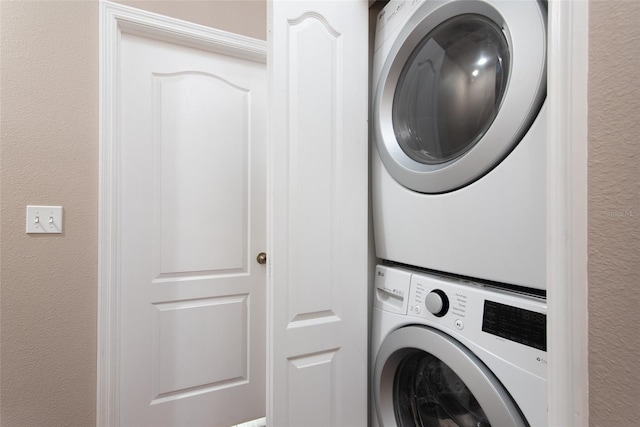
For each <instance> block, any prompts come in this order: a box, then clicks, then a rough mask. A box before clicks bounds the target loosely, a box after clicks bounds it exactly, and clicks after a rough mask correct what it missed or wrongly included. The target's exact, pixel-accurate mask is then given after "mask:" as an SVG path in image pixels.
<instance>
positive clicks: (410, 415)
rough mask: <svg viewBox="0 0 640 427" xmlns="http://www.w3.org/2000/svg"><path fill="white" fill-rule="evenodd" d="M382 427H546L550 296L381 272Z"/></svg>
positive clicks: (376, 381)
mask: <svg viewBox="0 0 640 427" xmlns="http://www.w3.org/2000/svg"><path fill="white" fill-rule="evenodd" d="M375 293H376V294H375V305H374V311H373V319H372V320H373V324H372V352H371V354H372V358H373V360H372V371H373V373H372V382H371V384H372V394H373V396H372V397H373V404H372V410H373V412H374V414H373V416H372V424H373V426H374V427H396V426H397V427H423V426H424V427H427V426H428V427H433V426H459V427H467V426H474V427H477V426H484V427H488V426H494V427H503V426H509V427H518V426H532V427H539V426H546V425H547V380H546V378H547V355H546V304H545V301H544V299H542V298H539V297H535V296H530V295H524V294H517V293H513V292H507V291H505V290H502V289H500V288H492V287H489V286H487V285H481V284H478V283H474V282H467V281H463V280H461V279H453V278H449V277H445V276H439V275H431V274H424V273H416V272H413V271H411V270H408V269H401V268H389V267H384V266H378V267H377V269H376V279H375Z"/></svg>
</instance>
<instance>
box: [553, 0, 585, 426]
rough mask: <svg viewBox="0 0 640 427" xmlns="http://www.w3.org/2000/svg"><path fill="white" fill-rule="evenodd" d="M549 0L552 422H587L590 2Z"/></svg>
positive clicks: (575, 423)
mask: <svg viewBox="0 0 640 427" xmlns="http://www.w3.org/2000/svg"><path fill="white" fill-rule="evenodd" d="M588 6H589V5H588V2H587V1H584V0H577V1H564V0H551V1H550V2H549V57H548V61H549V70H548V93H549V97H548V98H549V138H548V141H549V142H548V147H547V148H548V150H547V153H548V157H547V164H548V167H549V169H548V177H547V190H548V196H547V219H548V226H549V231H548V237H547V247H548V255H547V265H548V270H547V279H548V289H547V291H548V293H547V297H548V325H547V330H548V343H549V348H548V356H549V360H548V363H549V364H548V366H549V376H548V378H549V385H548V404H549V425H550V426H583V425H588V424H589V422H588V418H589V412H588V411H589V382H588V367H587V362H588V342H587V338H588V336H587V332H588V312H587V308H588V307H587V296H588V295H587V291H588V283H587V154H588V147H587V126H588V123H587V114H588V108H587V83H588V53H589V49H588V48H589V44H588V31H589V7H588Z"/></svg>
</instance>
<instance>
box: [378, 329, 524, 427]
mask: <svg viewBox="0 0 640 427" xmlns="http://www.w3.org/2000/svg"><path fill="white" fill-rule="evenodd" d="M373 386H374V399H375V402H374V403H375V407H376V415H377V417H378V423H379V425H380V426H381V427H383V426H384V427H390V426H394V427H395V426H398V427H450V426H459V427H489V426H498V427H499V426H513V427H520V426H527V425H528V424H527V422H526V421H525V419H524V417H523V416H522V414H521V412H520V410H519V409H518V407H517V406H516V404H515V403H514V402H513V399H512V398H511V396H510V395H509V393H508V392H507V391H506V390H505V389H504V387H503V386H502V384H501V383H500V381H499V380H498V379H497V378H496V377H495V375H494V374H493V373H492V372H491V371H490V370H489V369H488V368H487V367H486V366H485V365H484V364H483V363H482V361H480V359H478V358H477V357H476V356H475V355H474V354H473V353H471V352H470V351H469V350H468V349H467V348H466V347H464V346H463V345H462V344H460V343H459V342H457V341H456V340H454V339H453V338H451V337H449V336H448V335H446V334H444V333H442V332H440V331H438V330H435V329H432V328H429V327H426V326H409V327H405V328H401V329H398V330H396V331H394V332H392V333H391V334H390V335H389V336H388V337H387V338H386V339H385V340H384V342H383V343H382V346H381V347H380V349H379V351H378V354H377V356H376V361H375V366H374V384H373Z"/></svg>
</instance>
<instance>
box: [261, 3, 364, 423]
mask: <svg viewBox="0 0 640 427" xmlns="http://www.w3.org/2000/svg"><path fill="white" fill-rule="evenodd" d="M268 22H269V35H268V56H267V63H268V69H269V81H268V84H269V96H270V99H269V105H270V109H269V110H270V114H271V116H270V142H269V144H270V145H269V146H270V160H269V162H270V163H269V165H270V166H269V170H270V183H271V184H270V185H271V190H270V191H269V193H270V195H271V197H272V199H271V205H270V209H269V217H270V220H269V224H270V226H271V229H270V234H269V235H270V238H269V242H270V246H271V249H270V256H271V258H270V260H271V261H270V269H271V270H270V278H269V280H270V283H269V285H270V286H269V289H270V295H269V301H268V306H269V315H268V317H269V320H270V322H271V323H270V343H269V348H270V350H269V355H270V362H269V369H270V372H269V393H268V396H269V399H270V401H269V404H268V410H267V419H268V423H269V425H271V426H277V427H282V426H291V427H302V426H318V427H328V426H366V424H367V398H368V395H367V363H368V357H367V170H368V164H367V158H368V156H367V149H368V147H367V76H368V71H367V52H368V42H367V34H368V30H367V28H368V2H367V1H278V0H275V1H272V2H269V3H268Z"/></svg>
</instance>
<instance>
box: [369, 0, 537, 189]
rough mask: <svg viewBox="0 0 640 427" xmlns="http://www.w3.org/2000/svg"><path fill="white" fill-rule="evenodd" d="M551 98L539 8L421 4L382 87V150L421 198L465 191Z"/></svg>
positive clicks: (377, 108) (378, 114)
mask: <svg viewBox="0 0 640 427" xmlns="http://www.w3.org/2000/svg"><path fill="white" fill-rule="evenodd" d="M545 96H546V10H545V8H544V6H543V5H542V4H541V3H538V2H536V1H534V0H524V1H504V2H500V1H479V0H473V1H454V0H450V1H445V2H439V1H428V2H424V3H423V4H421V5H420V6H418V8H417V10H416V11H415V12H414V14H413V16H412V17H411V18H410V19H409V21H408V22H407V23H406V24H405V26H404V29H403V31H401V33H400V35H399V36H398V39H397V40H396V42H395V44H394V45H393V47H392V48H391V51H390V53H389V56H388V58H387V60H386V62H385V65H384V66H383V68H382V71H381V75H380V78H379V79H378V82H377V87H376V88H375V95H374V101H373V119H374V138H375V141H376V145H377V147H378V152H379V153H380V157H381V159H382V161H383V163H384V165H385V167H386V168H387V170H388V171H389V173H390V174H391V175H392V176H393V177H394V178H395V179H396V180H397V181H398V182H399V183H400V184H402V185H404V186H405V187H408V188H410V189H412V190H414V191H418V192H422V193H443V192H448V191H452V190H455V189H458V188H461V187H464V186H465V185H468V184H470V183H471V182H473V181H475V180H476V179H478V178H480V177H482V176H483V175H484V174H486V173H487V172H488V171H490V170H491V169H492V168H493V167H495V166H496V165H497V164H498V163H499V162H500V161H501V160H502V159H504V158H505V157H506V156H507V155H508V154H509V153H510V152H511V150H512V149H513V148H514V147H515V146H516V145H517V144H518V142H519V141H520V140H521V139H522V137H523V135H524V134H525V133H526V131H527V130H528V129H529V127H530V126H531V124H532V123H533V120H534V119H535V117H536V116H537V114H538V112H539V111H540V108H541V106H542V103H543V101H544V98H545ZM541 143H542V141H541Z"/></svg>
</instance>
